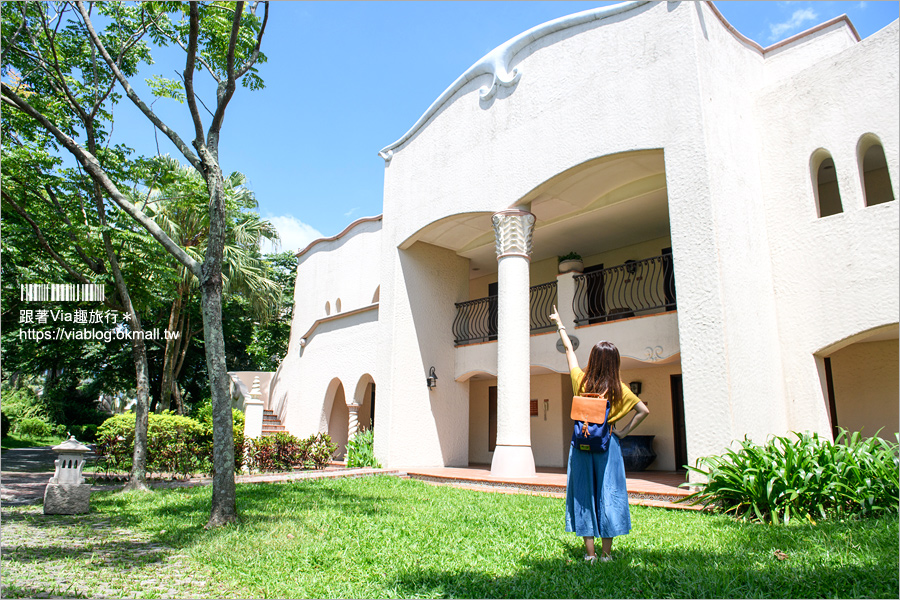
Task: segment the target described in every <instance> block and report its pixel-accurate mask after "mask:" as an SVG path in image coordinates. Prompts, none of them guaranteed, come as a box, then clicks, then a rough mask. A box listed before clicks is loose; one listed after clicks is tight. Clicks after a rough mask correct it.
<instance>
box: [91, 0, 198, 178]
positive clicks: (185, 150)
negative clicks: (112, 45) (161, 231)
mask: <svg viewBox="0 0 900 600" xmlns="http://www.w3.org/2000/svg"><path fill="white" fill-rule="evenodd" d="M77 5H78V11H79V12H80V13H81V17H82V19H84V24H85V27H87V30H88V33H89V34H90V36H91V41H92V42H93V44H94V46H96V47H97V50H98V51H99V52H100V55H101V56H103V59H104V60H105V61H106V64H107V65H109V68H110V69H111V70H112V72H113V74H114V75H115V76H116V79H118V81H119V83H120V84H121V85H122V88H123V89H124V90H125V94H126V95H127V96H128V98H129V99H130V100H131V101H132V102H133V103H134V105H135V106H137V107H138V108H139V109H140V111H141V112H142V113H144V115H145V116H146V117H147V118H148V119H150V122H151V123H153V124H154V125H155V126H156V127H157V128H158V129H159V130H160V131H162V132H163V133H164V134H165V135H166V136H167V137H168V138H169V139H170V140H172V143H173V144H175V147H176V148H178V150H180V151H181V153H182V154H183V155H184V157H185V158H186V159H187V161H188V162H189V163H191V165H193V166H194V168H195V169H197V170H198V171H200V170H202V168H203V167H202V163H201V162H200V159H199V158H197V155H195V154H194V153H193V152H191V150H190V148H189V147H188V145H187V144H185V143H184V140H182V139H181V137H179V135H178V134H177V133H176V132H175V131H173V130H172V129H170V128H169V127H168V125H166V124H165V123H163V122H162V120H161V119H160V118H159V117H157V116H156V113H154V112H153V111H152V110H150V107H149V106H147V105H146V104H145V103H144V101H143V100H141V98H140V96H138V95H137V92H135V91H134V88H132V87H131V84H130V83H128V80H127V79H126V78H125V76H124V75H123V74H122V71H121V70H120V69H119V67H118V66H117V65H116V63H115V62H114V61H113V59H112V57H111V56H110V55H109V52H108V51H107V50H106V47H105V46H104V45H103V42H102V41H101V40H100V37H99V36H98V35H97V32H96V31H95V30H94V25H93V23H91V19H90V16H88V12H87V10H86V9H85V7H84V2H82V1H81V0H78V3H77Z"/></svg>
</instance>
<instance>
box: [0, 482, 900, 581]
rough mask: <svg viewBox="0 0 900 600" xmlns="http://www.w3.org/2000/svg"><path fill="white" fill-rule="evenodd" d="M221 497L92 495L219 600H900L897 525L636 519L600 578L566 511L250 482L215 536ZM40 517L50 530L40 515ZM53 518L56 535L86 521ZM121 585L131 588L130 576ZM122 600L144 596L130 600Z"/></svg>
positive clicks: (11, 576) (10, 568)
mask: <svg viewBox="0 0 900 600" xmlns="http://www.w3.org/2000/svg"><path fill="white" fill-rule="evenodd" d="M210 494H211V490H210V488H208V487H203V488H183V489H173V490H165V491H163V490H160V491H156V492H154V493H152V494H137V493H128V494H124V493H95V494H94V495H93V496H92V498H91V506H92V514H91V515H90V516H91V517H92V518H103V519H106V520H108V522H109V527H111V528H112V530H113V531H117V532H118V533H117V534H116V538H117V539H118V540H121V537H122V535H123V534H122V532H130V533H129V535H131V536H134V537H135V539H140V540H142V541H141V542H140V543H141V544H150V545H160V546H161V547H165V548H170V549H172V552H173V553H174V552H177V553H179V560H182V559H183V560H184V561H187V565H188V570H190V571H194V572H197V573H207V574H210V575H209V576H210V577H214V578H215V580H216V582H217V583H218V584H219V585H221V586H222V587H221V588H220V589H219V590H218V591H217V593H219V594H221V597H237V598H248V597H249V598H307V597H320V598H339V597H344V598H348V597H350V598H352V597H357V598H358V597H425V598H442V597H467V598H490V597H522V598H528V597H550V598H554V597H555V598H563V597H564V598H579V597H587V598H603V597H622V598H627V597H638V598H665V597H694V598H721V597H734V598H741V597H779V598H790V597H802V598H815V597H826V596H827V597H885V598H896V597H897V596H898V571H897V561H898V554H900V552H898V522H897V517H896V516H895V515H894V516H890V517H887V518H882V519H868V520H853V521H849V520H848V521H844V522H828V521H824V522H820V523H819V524H818V525H812V524H809V523H806V524H800V523H797V524H791V525H787V526H771V525H763V524H758V523H743V522H737V521H735V520H733V519H732V518H730V517H726V516H723V515H711V514H699V513H694V512H688V511H668V510H664V509H655V508H645V507H639V506H634V507H632V508H631V512H632V522H633V527H634V529H633V530H632V532H631V534H630V535H627V536H623V537H621V538H617V539H616V542H615V544H614V547H613V553H614V556H615V560H614V561H613V562H611V563H606V564H597V565H593V566H590V565H585V564H583V560H582V554H583V545H582V542H581V539H580V538H576V537H575V536H574V535H573V534H570V533H566V532H565V531H563V529H564V523H563V521H564V520H563V513H564V502H563V501H562V500H560V499H556V498H544V497H537V496H525V495H508V494H495V493H484V492H477V491H471V490H461V489H455V488H447V487H434V486H429V485H427V484H424V483H421V482H417V481H412V480H401V479H398V478H394V477H388V476H380V477H369V478H362V479H326V480H316V481H306V482H294V483H289V484H280V485H272V484H264V485H251V484H247V485H239V486H238V506H239V507H240V509H241V517H242V519H241V523H240V524H238V525H234V526H228V527H224V528H220V529H218V530H214V531H206V530H204V529H203V525H204V524H205V523H206V519H207V517H208V514H209V504H210ZM35 508H36V507H31V508H14V509H10V510H9V513H10V514H12V515H13V516H14V517H17V515H16V511H21V512H23V513H27V511H29V510H30V511H32V513H34V511H35ZM7 512H8V511H7V509H6V508H4V518H5V519H7V518H9V514H7ZM29 514H31V513H29ZM25 516H28V515H25ZM17 518H18V517H17ZM28 518H31V519H33V520H34V521H35V523H36V524H37V526H45V525H46V524H45V525H41V523H42V522H43V521H46V519H41V517H39V516H37V515H36V514H35V515H34V516H28ZM83 518H84V517H82V518H81V519H83ZM54 519H56V521H55V522H57V523H58V524H59V525H58V526H59V527H67V526H69V527H77V526H78V525H77V524H78V523H79V517H55V518H54ZM66 523H69V525H66ZM110 543H116V540H113V539H110ZM4 544H6V541H5V539H4ZM17 556H18V554H17V553H13V554H11V555H10V554H9V553H8V551H7V548H4V556H3V576H4V579H6V580H7V582H8V583H7V585H11V586H12V587H9V588H7V589H5V590H4V597H13V596H15V595H17V594H18V592H17V589H18V588H16V587H15V586H16V585H23V584H22V583H20V582H19V581H18V580H17V579H16V573H17V570H16V569H17V566H18V565H17ZM23 556H24V555H23ZM92 556H93V554H92ZM72 560H73V559H70V560H69V563H68V564H69V566H70V567H71V566H72V564H73V563H72ZM92 560H93V559H92ZM155 560H158V561H159V564H165V562H166V560H168V559H167V558H166V556H165V555H161V556H159V557H158V558H157V559H155ZM104 568H109V569H117V571H116V572H117V573H118V572H119V571H118V569H120V568H121V565H116V564H115V563H109V564H107V563H102V564H101V565H100V566H99V567H98V565H97V564H96V563H94V562H92V563H86V564H80V563H77V561H76V564H75V570H74V571H72V574H70V575H68V577H69V579H72V580H75V581H79V588H78V589H79V590H80V591H79V593H83V594H86V595H92V589H91V587H90V585H91V583H90V582H91V580H92V579H95V580H102V579H103V577H102V575H103V574H102V573H100V572H98V569H99V570H102V569H104ZM213 574H214V575H213ZM118 579H119V580H122V585H123V586H124V585H126V581H127V580H128V577H124V578H123V577H118ZM84 585H86V586H87V587H83V586H84ZM28 593H29V594H32V595H33V594H34V593H35V589H34V588H28ZM121 595H128V596H129V597H134V593H133V592H130V591H128V590H127V589H124V588H123V591H122V592H121ZM183 596H187V597H193V594H192V593H191V590H190V589H187V590H185V591H184V593H183ZM145 597H154V596H153V594H150V595H149V596H147V595H146V594H145ZM176 597H177V596H176Z"/></svg>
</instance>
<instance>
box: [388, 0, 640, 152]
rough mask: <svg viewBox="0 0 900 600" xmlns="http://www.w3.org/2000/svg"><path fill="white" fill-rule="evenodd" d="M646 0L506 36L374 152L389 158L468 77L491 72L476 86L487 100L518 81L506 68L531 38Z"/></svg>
mask: <svg viewBox="0 0 900 600" xmlns="http://www.w3.org/2000/svg"><path fill="white" fill-rule="evenodd" d="M649 3H650V0H634V1H631V2H621V3H619V4H614V5H612V6H603V7H599V8H592V9H589V10H584V11H581V12H578V13H575V14H571V15H566V16H564V17H560V18H558V19H554V20H552V21H547V22H546V23H542V24H540V25H537V26H535V27H532V28H531V29H529V30H527V31H524V32H522V33H520V34H519V35H517V36H515V37H514V38H512V39H509V40H507V41H506V42H504V43H502V44H500V45H499V46H497V47H496V48H494V49H493V50H491V51H490V52H488V53H487V54H485V55H484V56H483V57H481V59H479V60H478V61H477V62H475V64H473V65H472V66H471V67H469V68H468V69H466V71H465V72H464V73H463V74H462V75H460V76H459V77H457V79H456V81H454V82H453V83H451V84H450V86H449V87H447V89H445V90H444V91H443V93H442V94H441V95H440V96H438V98H437V100H435V101H434V102H433V103H432V104H431V106H429V107H428V109H427V110H426V111H425V112H424V113H423V114H422V116H421V117H419V119H418V120H417V121H416V122H415V123H414V124H413V126H412V127H410V128H409V131H407V132H406V133H404V134H403V136H402V137H401V138H400V139H398V140H397V141H396V142H394V143H393V144H389V145H387V146H385V147H384V148H382V149H381V150H380V151H379V152H378V155H379V156H381V158H383V159H384V162H386V163H389V162H391V158H393V156H394V150H396V149H397V148H399V147H400V146H402V145H403V144H405V143H406V142H407V141H408V140H409V139H410V138H412V137H413V136H414V135H415V134H416V133H417V132H418V131H419V130H420V129H422V128H423V127H424V126H425V123H427V122H428V120H429V119H431V117H433V116H434V115H435V114H436V113H437V112H438V110H440V108H441V107H442V106H444V104H446V103H447V101H448V100H450V98H451V97H452V96H453V95H454V94H455V93H456V92H458V91H459V90H460V89H461V88H462V87H463V86H464V85H465V84H467V83H468V82H470V81H472V80H473V79H475V78H476V77H480V76H481V75H492V76H493V80H492V81H491V84H490V86H486V87H482V88H481V89H480V90H479V97H480V98H481V99H482V100H490V99H491V98H493V97H494V96H495V95H496V93H497V90H498V89H499V88H500V86H503V87H512V86H514V85H515V84H516V83H518V82H519V78H520V77H521V76H522V72H521V71H520V70H519V69H512V71H510V69H509V66H510V63H511V62H512V59H513V58H515V56H516V54H518V53H519V52H520V51H521V50H522V49H523V48H525V47H527V46H528V45H529V44H531V43H532V42H535V41H537V40H539V39H541V38H542V37H545V36H547V35H550V34H551V33H556V32H557V31H562V30H564V29H568V28H570V27H575V26H576V25H582V24H584V23H590V22H591V21H598V20H601V19H606V18H608V17H612V16H615V15H618V14H621V13H624V12H628V11H630V10H633V9H635V8H638V7H639V6H642V5H644V4H649Z"/></svg>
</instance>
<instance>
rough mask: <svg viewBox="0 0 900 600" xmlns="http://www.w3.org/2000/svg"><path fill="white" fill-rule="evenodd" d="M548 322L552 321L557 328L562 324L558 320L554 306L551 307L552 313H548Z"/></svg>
mask: <svg viewBox="0 0 900 600" xmlns="http://www.w3.org/2000/svg"><path fill="white" fill-rule="evenodd" d="M550 320H551V321H553V324H554V325H556V326H557V327H559V326H560V324H561V323H562V320H561V319H560V318H559V311H558V310H556V305H555V304H554V305H553V312H552V313H550Z"/></svg>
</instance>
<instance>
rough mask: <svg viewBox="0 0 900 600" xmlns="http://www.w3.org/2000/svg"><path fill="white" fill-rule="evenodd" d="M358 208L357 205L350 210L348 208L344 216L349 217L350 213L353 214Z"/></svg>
mask: <svg viewBox="0 0 900 600" xmlns="http://www.w3.org/2000/svg"><path fill="white" fill-rule="evenodd" d="M358 210H359V207H358V206H355V207H353V208H351V209H350V210H348V211H347V212H345V213H344V216H345V217H349V216H350V215H352V214H353V213H355V212H356V211H358Z"/></svg>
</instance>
